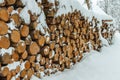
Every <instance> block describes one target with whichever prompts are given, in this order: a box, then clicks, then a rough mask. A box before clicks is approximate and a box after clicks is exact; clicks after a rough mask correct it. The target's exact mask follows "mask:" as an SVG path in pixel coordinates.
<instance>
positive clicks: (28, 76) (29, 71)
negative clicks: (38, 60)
mask: <svg viewBox="0 0 120 80" xmlns="http://www.w3.org/2000/svg"><path fill="white" fill-rule="evenodd" d="M32 75H34V70H33V69H32V68H30V69H29V70H28V71H27V79H28V80H30V79H31V77H32Z"/></svg>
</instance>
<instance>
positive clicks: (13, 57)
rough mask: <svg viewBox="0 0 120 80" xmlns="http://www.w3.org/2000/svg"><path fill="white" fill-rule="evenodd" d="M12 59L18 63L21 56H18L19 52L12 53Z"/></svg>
mask: <svg viewBox="0 0 120 80" xmlns="http://www.w3.org/2000/svg"><path fill="white" fill-rule="evenodd" d="M12 59H13V60H14V61H18V60H19V55H18V53H17V52H15V51H13V53H12Z"/></svg>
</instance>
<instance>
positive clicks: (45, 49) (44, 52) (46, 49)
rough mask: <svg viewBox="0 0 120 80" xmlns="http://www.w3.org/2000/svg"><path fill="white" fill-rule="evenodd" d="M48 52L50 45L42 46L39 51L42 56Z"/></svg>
mask: <svg viewBox="0 0 120 80" xmlns="http://www.w3.org/2000/svg"><path fill="white" fill-rule="evenodd" d="M49 52H50V47H49V46H44V47H43V49H42V50H41V53H42V55H43V56H47V55H48V54H49Z"/></svg>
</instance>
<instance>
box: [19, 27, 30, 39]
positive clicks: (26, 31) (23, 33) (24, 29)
mask: <svg viewBox="0 0 120 80" xmlns="http://www.w3.org/2000/svg"><path fill="white" fill-rule="evenodd" d="M20 33H21V36H22V37H27V36H28V34H29V27H28V26H27V25H23V26H22V27H21V29H20Z"/></svg>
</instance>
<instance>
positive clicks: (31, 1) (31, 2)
mask: <svg viewBox="0 0 120 80" xmlns="http://www.w3.org/2000/svg"><path fill="white" fill-rule="evenodd" d="M21 1H22V3H23V4H24V5H25V7H24V8H23V9H22V11H21V12H20V17H21V18H22V19H24V21H25V23H26V24H30V14H29V13H28V11H29V10H30V11H31V13H32V14H35V15H39V14H40V12H41V8H40V7H39V6H38V4H37V3H36V1H35V0H21Z"/></svg>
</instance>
